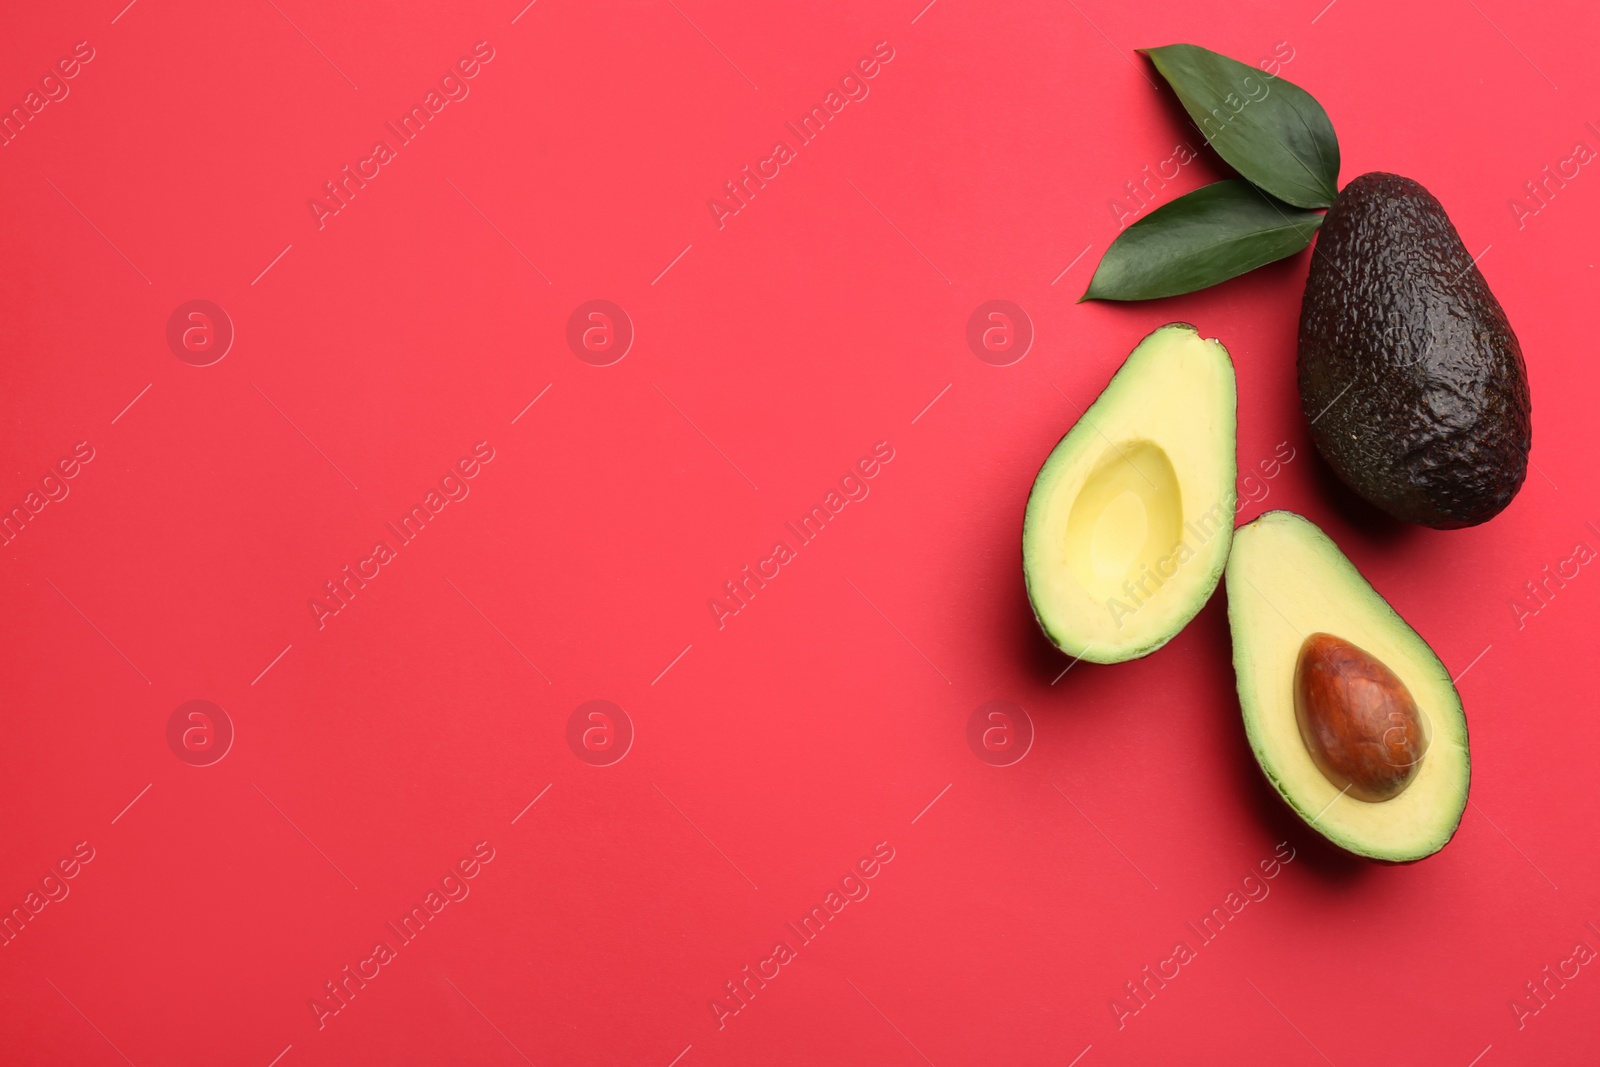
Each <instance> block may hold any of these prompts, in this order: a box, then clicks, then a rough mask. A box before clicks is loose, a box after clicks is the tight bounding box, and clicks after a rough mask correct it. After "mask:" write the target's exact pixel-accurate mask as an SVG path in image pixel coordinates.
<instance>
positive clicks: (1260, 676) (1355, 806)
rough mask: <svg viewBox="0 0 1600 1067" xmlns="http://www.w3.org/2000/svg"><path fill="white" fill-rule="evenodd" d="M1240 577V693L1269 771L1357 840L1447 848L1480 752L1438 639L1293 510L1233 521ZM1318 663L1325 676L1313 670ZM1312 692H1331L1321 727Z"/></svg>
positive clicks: (1234, 568) (1312, 820) (1320, 827)
mask: <svg viewBox="0 0 1600 1067" xmlns="http://www.w3.org/2000/svg"><path fill="white" fill-rule="evenodd" d="M1227 583H1228V623H1229V626H1230V627H1231V628H1232V631H1233V668H1234V673H1235V675H1236V676H1237V681H1238V686H1239V705H1240V708H1241V710H1242V711H1243V712H1244V725H1245V732H1246V733H1247V734H1248V735H1249V738H1250V747H1251V749H1252V750H1253V751H1254V752H1255V757H1256V761H1257V762H1258V763H1260V764H1261V770H1262V771H1263V772H1264V773H1265V774H1266V776H1267V780H1268V781H1270V782H1271V783H1272V785H1273V787H1274V788H1276V789H1277V791H1278V792H1279V793H1280V794H1281V795H1282V796H1283V799H1284V800H1285V801H1287V802H1288V804H1289V806H1290V807H1291V808H1293V809H1294V810H1295V811H1296V812H1297V813H1298V814H1299V815H1300V817H1301V818H1303V819H1305V821H1306V822H1307V823H1309V824H1310V825H1311V826H1312V827H1313V828H1315V829H1316V830H1317V831H1318V832H1320V833H1321V834H1322V835H1323V836H1324V837H1326V838H1328V840H1330V841H1332V842H1333V843H1334V844H1336V845H1338V846H1339V847H1341V848H1344V849H1346V850H1348V851H1350V852H1354V853H1356V854H1358V855H1362V856H1368V857H1371V858H1373V859H1380V860H1389V861H1393V862H1407V861H1410V860H1418V859H1421V858H1423V857H1424V856H1430V855H1432V854H1433V853H1435V852H1437V851H1439V850H1440V849H1441V848H1443V847H1444V846H1445V844H1446V843H1447V842H1448V841H1449V840H1450V837H1451V835H1452V834H1454V833H1455V831H1456V827H1457V826H1458V825H1459V824H1460V822H1461V814H1462V812H1463V811H1464V810H1465V809H1466V806H1467V785H1468V782H1469V779H1470V777H1471V763H1470V760H1469V757H1468V751H1467V720H1466V715H1465V714H1464V713H1463V711H1462V708H1461V697H1460V696H1459V695H1458V694H1457V692H1456V688H1455V685H1454V684H1453V683H1452V682H1451V680H1450V672H1449V671H1447V670H1446V669H1445V666H1444V664H1443V663H1441V662H1440V660H1439V657H1438V656H1436V655H1435V654H1434V652H1433V649H1431V648H1429V647H1428V644H1427V642H1426V641H1424V640H1423V639H1422V638H1421V637H1419V636H1418V635H1417V632H1416V631H1415V630H1413V629H1412V628H1411V627H1410V626H1408V625H1407V624H1406V621H1405V620H1404V619H1402V618H1401V617H1400V616H1399V615H1398V614H1397V613H1396V612H1395V610H1394V609H1393V608H1391V607H1390V606H1389V604H1388V602H1387V601H1386V600H1384V599H1383V597H1382V596H1380V595H1379V594H1378V592H1377V590H1375V589H1373V588H1372V586H1371V585H1370V584H1368V582H1367V580H1366V579H1365V578H1363V577H1362V576H1361V572H1360V571H1358V570H1356V568H1355V565H1354V564H1352V563H1351V562H1350V561H1349V560H1348V559H1347V558H1345V555H1344V553H1342V552H1340V551H1339V547H1338V546H1337V545H1335V544H1334V543H1333V541H1332V540H1331V539H1330V538H1329V537H1328V535H1327V534H1325V533H1323V532H1322V531H1321V530H1320V529H1318V528H1317V527H1316V525H1314V524H1313V523H1311V522H1310V521H1308V520H1306V519H1304V518H1302V517H1301V516H1299V515H1296V514H1294V513H1292V512H1287V511H1270V512H1268V513H1266V514H1265V515H1262V516H1261V517H1260V518H1258V519H1256V520H1255V521H1254V522H1251V523H1249V524H1247V525H1245V526H1241V527H1240V528H1239V529H1238V530H1236V531H1235V532H1234V537H1233V550H1232V554H1231V556H1230V558H1229V560H1228V570H1227ZM1318 670H1320V671H1321V673H1322V674H1323V676H1324V679H1325V680H1324V682H1323V683H1314V682H1312V681H1310V680H1309V679H1308V673H1310V672H1314V671H1318ZM1317 684H1321V685H1322V686H1323V688H1322V689H1320V690H1319V689H1317V688H1316V685H1317ZM1308 692H1309V693H1310V694H1311V695H1312V697H1311V698H1312V700H1313V702H1317V701H1320V702H1321V704H1322V707H1321V711H1320V722H1321V725H1322V727H1323V730H1322V732H1321V735H1320V738H1319V737H1318V736H1317V731H1316V730H1315V729H1314V728H1312V727H1308V724H1307V721H1306V720H1307V711H1306V706H1305V705H1306V698H1307V694H1308ZM1341 700H1343V701H1344V702H1345V705H1344V706H1343V707H1340V706H1339V701H1341ZM1297 701H1298V702H1299V704H1300V705H1301V706H1300V708H1299V709H1298V710H1297V706H1296V705H1297ZM1341 713H1343V714H1341ZM1369 713H1370V716H1371V717H1369V718H1367V719H1365V720H1364V719H1363V714H1369ZM1378 713H1381V718H1380V717H1378ZM1311 717H1312V718H1313V719H1317V718H1318V712H1316V711H1313V712H1312V713H1311ZM1364 724H1365V733H1364V736H1362V735H1363V725H1364ZM1314 725H1315V724H1313V726H1314ZM1363 761H1364V762H1363ZM1363 797H1364V798H1365V799H1358V798H1363Z"/></svg>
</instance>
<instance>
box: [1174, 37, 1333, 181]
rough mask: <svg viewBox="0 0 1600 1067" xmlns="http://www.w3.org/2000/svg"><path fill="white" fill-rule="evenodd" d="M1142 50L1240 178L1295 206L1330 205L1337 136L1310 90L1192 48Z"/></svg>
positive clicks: (1214, 54) (1201, 49)
mask: <svg viewBox="0 0 1600 1067" xmlns="http://www.w3.org/2000/svg"><path fill="white" fill-rule="evenodd" d="M1143 51H1144V53H1145V54H1146V55H1148V56H1149V57H1150V59H1151V60H1152V61H1153V62H1154V63H1155V65H1156V70H1157V71H1159V72H1160V73H1161V76H1162V77H1163V78H1165V79H1167V82H1168V84H1170V85H1171V86H1172V88H1173V91H1174V92H1176V93H1177V94H1178V100H1179V102H1180V103H1182V104H1183V106H1184V109H1185V110H1186V111H1188V112H1189V117H1190V118H1192V119H1194V121H1195V124H1196V125H1198V126H1199V127H1200V133H1201V135H1202V136H1204V137H1205V139H1206V143H1208V144H1210V145H1211V147H1212V148H1215V149H1216V150H1217V154H1218V155H1220V156H1221V157H1222V158H1223V159H1225V160H1227V162H1228V163H1229V165H1231V166H1232V167H1233V169H1234V170H1237V171H1238V172H1239V174H1240V175H1241V176H1243V177H1244V178H1246V179H1247V180H1249V181H1251V182H1253V183H1254V184H1256V185H1258V186H1260V187H1261V188H1262V189H1264V190H1266V191H1267V192H1269V193H1271V194H1272V195H1273V196H1275V197H1277V198H1278V199H1279V200H1283V201H1287V202H1288V203H1291V204H1295V205H1297V206H1299V207H1332V206H1333V201H1334V198H1335V197H1336V196H1337V195H1338V193H1339V139H1338V137H1336V136H1335V135H1334V132H1333V123H1332V122H1330V121H1328V113H1327V112H1326V111H1324V110H1323V109H1322V105H1321V104H1319V103H1317V101H1316V99H1315V98H1314V97H1313V96H1312V95H1311V94H1310V93H1308V92H1306V91H1305V90H1304V89H1302V88H1300V87H1299V86H1298V85H1295V84H1293V83H1292V82H1288V81H1285V80H1284V79H1283V78H1275V77H1272V76H1271V75H1269V74H1267V73H1266V72H1265V71H1263V70H1260V69H1258V68H1256V67H1252V66H1250V65H1248V64H1246V63H1240V62H1239V61H1238V60H1236V59H1229V58H1228V57H1227V56H1223V55H1218V54H1217V53H1216V52H1213V51H1210V50H1209V49H1205V48H1201V47H1200V46H1198V45H1192V44H1169V45H1167V46H1166V47H1165V48H1149V49H1144V50H1143Z"/></svg>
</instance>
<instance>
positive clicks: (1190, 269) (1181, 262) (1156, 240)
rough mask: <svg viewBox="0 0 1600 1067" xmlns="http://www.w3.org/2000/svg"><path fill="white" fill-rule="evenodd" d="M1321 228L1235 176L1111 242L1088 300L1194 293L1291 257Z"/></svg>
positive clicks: (1312, 216)
mask: <svg viewBox="0 0 1600 1067" xmlns="http://www.w3.org/2000/svg"><path fill="white" fill-rule="evenodd" d="M1320 225H1322V216H1321V215H1320V214H1318V213H1317V212H1315V211H1305V210H1303V209H1301V208H1297V207H1292V206H1290V205H1289V204H1282V203H1279V202H1278V201H1276V200H1274V199H1272V198H1271V197H1269V196H1266V195H1264V194H1263V193H1262V192H1261V191H1260V190H1259V189H1257V188H1255V187H1254V186H1252V185H1251V184H1250V183H1249V182H1243V181H1240V180H1239V179H1237V178H1229V179H1228V180H1226V181H1220V182H1214V183H1212V184H1211V185H1207V186H1204V187H1203V188H1200V189H1196V190H1195V191H1194V192H1192V193H1185V194H1184V195H1183V196H1180V197H1179V198H1178V199H1176V200H1174V201H1172V202H1171V203H1170V204H1163V205H1161V206H1160V207H1158V208H1156V209H1155V210H1154V211H1152V212H1151V213H1150V214H1148V215H1146V216H1145V217H1144V218H1142V219H1140V220H1139V221H1138V222H1135V223H1134V224H1133V225H1132V226H1129V227H1128V228H1127V229H1126V230H1123V231H1122V233H1121V234H1120V235H1119V236H1118V237H1117V239H1116V240H1115V241H1113V242H1111V247H1110V248H1108V249H1106V254H1105V255H1104V256H1103V257H1102V258H1101V260H1100V266H1098V267H1096V268H1095V272H1094V277H1093V278H1091V279H1090V280H1089V290H1088V292H1086V293H1084V294H1083V296H1082V297H1081V298H1080V299H1079V302H1080V303H1081V302H1082V301H1084V300H1153V299H1155V298H1156V297H1161V296H1178V295H1179V294H1181V293H1192V292H1194V291H1195V290H1197V289H1204V288H1206V287H1207V286H1208V285H1216V284H1217V283H1218V282H1224V281H1227V280H1228V279H1229V278H1234V277H1237V276H1238V275H1240V274H1243V273H1245V272H1246V271H1252V270H1255V269H1256V268H1257V267H1259V266H1261V265H1263V264H1265V263H1271V262H1272V261H1273V260H1275V259H1282V258H1284V257H1285V256H1292V255H1294V254H1295V253H1296V252H1298V251H1300V250H1301V249H1302V248H1304V247H1305V246H1306V245H1308V244H1310V243H1311V235H1312V234H1314V233H1316V232H1317V227H1318V226H1320Z"/></svg>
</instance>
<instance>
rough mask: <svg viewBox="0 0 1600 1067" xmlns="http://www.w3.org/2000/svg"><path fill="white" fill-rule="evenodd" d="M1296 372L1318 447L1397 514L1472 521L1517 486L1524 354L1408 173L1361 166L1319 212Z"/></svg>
mask: <svg viewBox="0 0 1600 1067" xmlns="http://www.w3.org/2000/svg"><path fill="white" fill-rule="evenodd" d="M1299 379H1300V401H1301V405H1302V407H1303V408H1304V410H1305V414H1306V418H1307V419H1309V420H1310V422H1311V433H1312V438H1313V440H1314V441H1315V442H1316V446H1317V450H1318V451H1319V452H1321V453H1322V456H1323V458H1324V459H1326V460H1327V461H1328V463H1329V465H1330V466H1332V467H1333V469H1334V471H1335V472H1336V473H1337V474H1338V475H1339V477H1340V478H1341V479H1343V480H1344V482H1345V484H1346V485H1348V486H1349V487H1350V488H1351V489H1353V490H1355V491H1356V492H1357V493H1359V494H1360V495H1361V496H1363V497H1365V498H1366V499H1367V500H1369V501H1371V502H1372V503H1373V504H1375V505H1377V506H1378V507H1380V508H1382V509H1383V510H1384V511H1386V512H1388V513H1389V514H1390V515H1393V516H1394V517H1395V518H1397V519H1403V520H1405V521H1406V522H1417V523H1422V524H1424V525H1427V526H1432V527H1436V528H1438V529H1454V528H1458V527H1462V526H1475V525H1477V524H1478V523H1481V522H1485V521H1487V520H1489V519H1491V518H1493V517H1494V516H1495V515H1497V514H1499V512H1500V511H1501V510H1502V509H1504V508H1505V506H1506V505H1507V504H1509V503H1510V502H1511V498H1512V497H1513V496H1515V495H1516V493H1517V490H1518V489H1520V488H1521V487H1522V482H1523V479H1524V478H1525V477H1526V476H1527V473H1528V449H1529V446H1530V445H1531V443H1532V428H1531V421H1530V420H1531V406H1530V401H1529V397H1528V374H1527V368H1526V367H1525V365H1524V364H1523V361H1522V348H1521V346H1520V345H1518V344H1517V337H1516V334H1514V333H1512V331H1511V324H1510V323H1509V322H1507V321H1506V315H1505V312H1504V311H1503V310H1502V309H1501V307H1500V302H1499V301H1498V300H1496V299H1495V298H1494V294H1493V293H1491V292H1490V291H1489V286H1488V284H1487V283H1486V282H1485V281H1484V280H1483V275H1482V274H1481V273H1479V271H1478V268H1477V265H1476V264H1474V263H1473V261H1472V257H1471V256H1470V255H1468V253H1467V249H1466V247H1465V246H1464V245H1463V244H1462V243H1461V237H1460V236H1459V235H1458V234H1457V233H1456V229H1455V226H1454V225H1452V224H1451V222H1450V218H1449V216H1448V215H1446V214H1445V210H1444V206H1443V205H1441V204H1440V203H1439V201H1438V200H1436V199H1435V198H1434V197H1433V195H1432V194H1431V193H1429V192H1428V190H1426V189H1424V188H1423V187H1422V186H1421V185H1420V184H1418V183H1417V182H1414V181H1412V180H1411V179H1410V178H1403V177H1401V176H1399V175H1398V174H1385V173H1382V172H1379V171H1374V172H1373V173H1370V174H1363V175H1361V176H1360V177H1359V178H1356V179H1355V180H1353V181H1351V182H1350V184H1349V185H1347V186H1345V188H1344V190H1343V191H1342V192H1341V193H1340V194H1339V198H1338V200H1337V201H1336V202H1335V204H1334V206H1333V208H1332V209H1331V210H1329V212H1328V214H1327V217H1326V218H1325V219H1324V221H1323V224H1322V228H1321V232H1320V234H1319V235H1318V237H1317V246H1316V252H1315V254H1314V255H1313V257H1312V261H1311V273H1310V276H1309V277H1308V278H1307V279H1306V292H1305V298H1304V300H1303V301H1302V303H1301V307H1300V355H1299Z"/></svg>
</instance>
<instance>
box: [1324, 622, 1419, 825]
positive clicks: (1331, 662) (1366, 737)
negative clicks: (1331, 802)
mask: <svg viewBox="0 0 1600 1067" xmlns="http://www.w3.org/2000/svg"><path fill="white" fill-rule="evenodd" d="M1294 714H1295V720H1296V722H1297V723H1298V724H1299V727H1300V738H1301V740H1302V741H1304V742H1305V746H1306V750H1307V751H1308V752H1309V753H1310V754H1311V759H1312V762H1313V763H1315V764H1316V765H1317V769H1318V770H1320V771H1321V772H1322V773H1323V776H1324V777H1326V778H1327V779H1328V781H1330V782H1332V783H1333V784H1334V785H1335V786H1337V787H1339V788H1340V789H1342V790H1344V791H1345V792H1346V793H1348V795H1349V796H1351V797H1354V798H1355V799H1357V800H1364V801H1367V802H1369V803H1378V802H1381V801H1385V800H1392V799H1393V798H1395V797H1397V796H1399V795H1400V794H1401V793H1402V792H1404V791H1405V788H1406V786H1408V785H1410V784H1411V781H1412V779H1413V778H1414V777H1415V776H1416V773H1417V767H1418V765H1419V764H1420V763H1421V762H1422V758H1423V756H1425V755H1426V754H1427V751H1428V737H1427V731H1426V729H1425V728H1424V725H1423V722H1422V715H1421V714H1420V712H1419V711H1418V709H1417V702H1416V701H1415V700H1414V699H1412V696H1411V693H1410V691H1409V690H1407V689H1406V686H1405V683H1404V682H1402V681H1401V680H1400V679H1399V678H1398V677H1396V675H1395V673H1394V672H1393V671H1391V670H1390V669H1389V668H1388V667H1386V666H1384V665H1383V664H1382V663H1381V662H1379V661H1378V659H1376V658H1375V657H1374V656H1372V655H1371V654H1370V653H1368V652H1366V651H1364V650H1362V649H1360V648H1357V647H1356V646H1355V645H1353V644H1351V643H1350V642H1348V641H1345V640H1342V639H1341V638H1338V637H1335V636H1333V635H1332V634H1326V633H1314V634H1312V635H1311V636H1310V637H1308V638H1306V639H1305V642H1304V643H1303V644H1301V646H1300V655H1299V658H1298V661H1297V662H1296V664H1295V671H1294Z"/></svg>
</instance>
